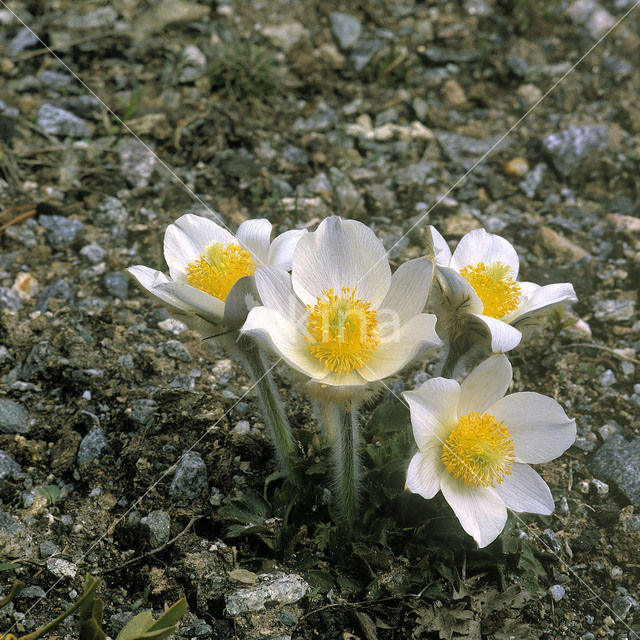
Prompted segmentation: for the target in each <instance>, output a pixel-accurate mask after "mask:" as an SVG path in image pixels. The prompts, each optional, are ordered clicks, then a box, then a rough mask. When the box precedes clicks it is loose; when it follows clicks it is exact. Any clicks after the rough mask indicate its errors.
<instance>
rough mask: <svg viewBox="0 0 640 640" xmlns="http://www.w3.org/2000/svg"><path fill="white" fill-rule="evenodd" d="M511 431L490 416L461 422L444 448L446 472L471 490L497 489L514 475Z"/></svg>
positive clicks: (464, 418) (465, 418) (476, 415)
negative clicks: (481, 488)
mask: <svg viewBox="0 0 640 640" xmlns="http://www.w3.org/2000/svg"><path fill="white" fill-rule="evenodd" d="M515 457H516V456H515V453H514V450H513V440H511V435H510V433H509V430H508V429H507V428H506V427H505V426H504V425H503V424H502V420H501V421H500V422H497V421H496V419H495V418H494V417H493V416H490V415H489V414H487V413H476V412H475V411H474V412H472V413H468V414H467V415H465V416H462V417H461V418H460V419H459V420H458V424H457V425H456V427H455V429H454V430H453V431H452V432H451V433H450V434H449V437H448V438H447V441H446V442H445V443H444V445H443V447H442V458H441V459H442V462H443V463H444V466H445V467H446V468H447V471H449V473H451V474H452V475H453V476H454V477H456V478H460V479H461V480H462V481H463V482H465V483H466V484H468V485H469V486H471V487H478V486H481V487H495V486H496V485H499V484H500V483H501V482H502V481H503V480H504V477H505V476H508V475H509V474H510V473H511V466H512V463H513V461H514V460H515Z"/></svg>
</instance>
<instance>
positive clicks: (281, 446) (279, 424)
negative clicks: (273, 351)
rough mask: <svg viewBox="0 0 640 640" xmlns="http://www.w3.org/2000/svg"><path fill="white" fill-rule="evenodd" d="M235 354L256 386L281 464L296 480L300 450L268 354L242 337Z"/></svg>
mask: <svg viewBox="0 0 640 640" xmlns="http://www.w3.org/2000/svg"><path fill="white" fill-rule="evenodd" d="M232 353H233V355H235V356H236V357H237V359H238V360H239V361H240V362H242V364H243V365H244V367H245V369H246V371H247V373H248V374H249V375H250V377H251V380H252V382H253V384H254V388H255V390H256V392H257V394H258V402H259V403H260V409H261V410H262V415H263V417H264V421H265V424H266V426H267V429H268V430H269V435H270V436H271V441H272V442H273V446H274V448H275V450H276V457H277V459H278V463H279V465H280V467H281V468H282V469H283V470H284V471H285V472H286V473H287V475H288V476H289V477H290V478H293V470H294V467H295V462H296V459H297V454H298V449H297V446H296V442H295V440H294V438H293V435H292V433H291V427H290V426H289V421H288V420H287V416H286V413H285V410H284V406H283V404H282V401H281V400H280V394H279V392H278V389H277V387H276V385H275V382H274V380H273V377H272V375H271V369H270V368H269V367H268V365H267V360H266V357H265V354H264V352H263V351H262V349H260V347H259V346H258V345H257V344H256V343H255V342H254V341H253V340H252V339H251V338H249V337H247V336H240V337H239V338H238V340H236V341H235V342H233V348H232Z"/></svg>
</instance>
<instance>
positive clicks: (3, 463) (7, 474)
mask: <svg viewBox="0 0 640 640" xmlns="http://www.w3.org/2000/svg"><path fill="white" fill-rule="evenodd" d="M1 402H2V400H0V403H1ZM26 477H27V474H26V473H23V472H22V469H21V467H20V465H19V464H18V463H17V462H16V461H15V460H14V459H13V458H12V457H11V456H9V454H7V453H5V452H4V451H2V450H0V480H3V479H4V478H8V479H10V480H22V479H23V478H26Z"/></svg>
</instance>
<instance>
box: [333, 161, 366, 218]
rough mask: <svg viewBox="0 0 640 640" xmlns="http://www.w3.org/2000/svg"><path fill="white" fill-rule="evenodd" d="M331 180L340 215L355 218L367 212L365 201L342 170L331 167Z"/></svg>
mask: <svg viewBox="0 0 640 640" xmlns="http://www.w3.org/2000/svg"><path fill="white" fill-rule="evenodd" d="M329 178H330V180H331V184H332V185H333V190H334V196H335V198H336V208H337V210H338V211H340V215H341V216H344V217H354V218H357V217H358V216H360V215H362V214H363V213H364V211H365V207H364V200H363V198H362V196H361V195H360V192H359V191H358V190H357V189H356V188H355V186H354V184H353V182H351V180H350V179H349V177H348V176H347V175H346V174H345V173H343V172H342V171H340V169H337V168H336V167H331V169H330V170H329Z"/></svg>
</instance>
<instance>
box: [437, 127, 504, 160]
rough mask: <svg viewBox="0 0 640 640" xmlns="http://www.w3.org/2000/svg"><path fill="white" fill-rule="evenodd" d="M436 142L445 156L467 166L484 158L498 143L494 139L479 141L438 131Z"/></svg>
mask: <svg viewBox="0 0 640 640" xmlns="http://www.w3.org/2000/svg"><path fill="white" fill-rule="evenodd" d="M436 140H437V141H438V144H439V145H440V147H441V148H442V152H443V153H444V155H445V156H446V157H447V158H448V159H449V160H451V161H452V162H454V163H456V164H459V165H462V166H465V165H467V164H469V165H470V164H471V163H472V162H473V161H475V160H477V159H478V158H479V157H482V156H483V155H484V154H485V153H487V152H488V151H489V149H491V148H492V146H493V145H494V144H495V143H496V142H497V139H496V140H493V139H489V140H487V139H485V140H478V139H477V138H471V137H470V136H461V135H458V134H456V133H450V132H449V131H437V132H436Z"/></svg>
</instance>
